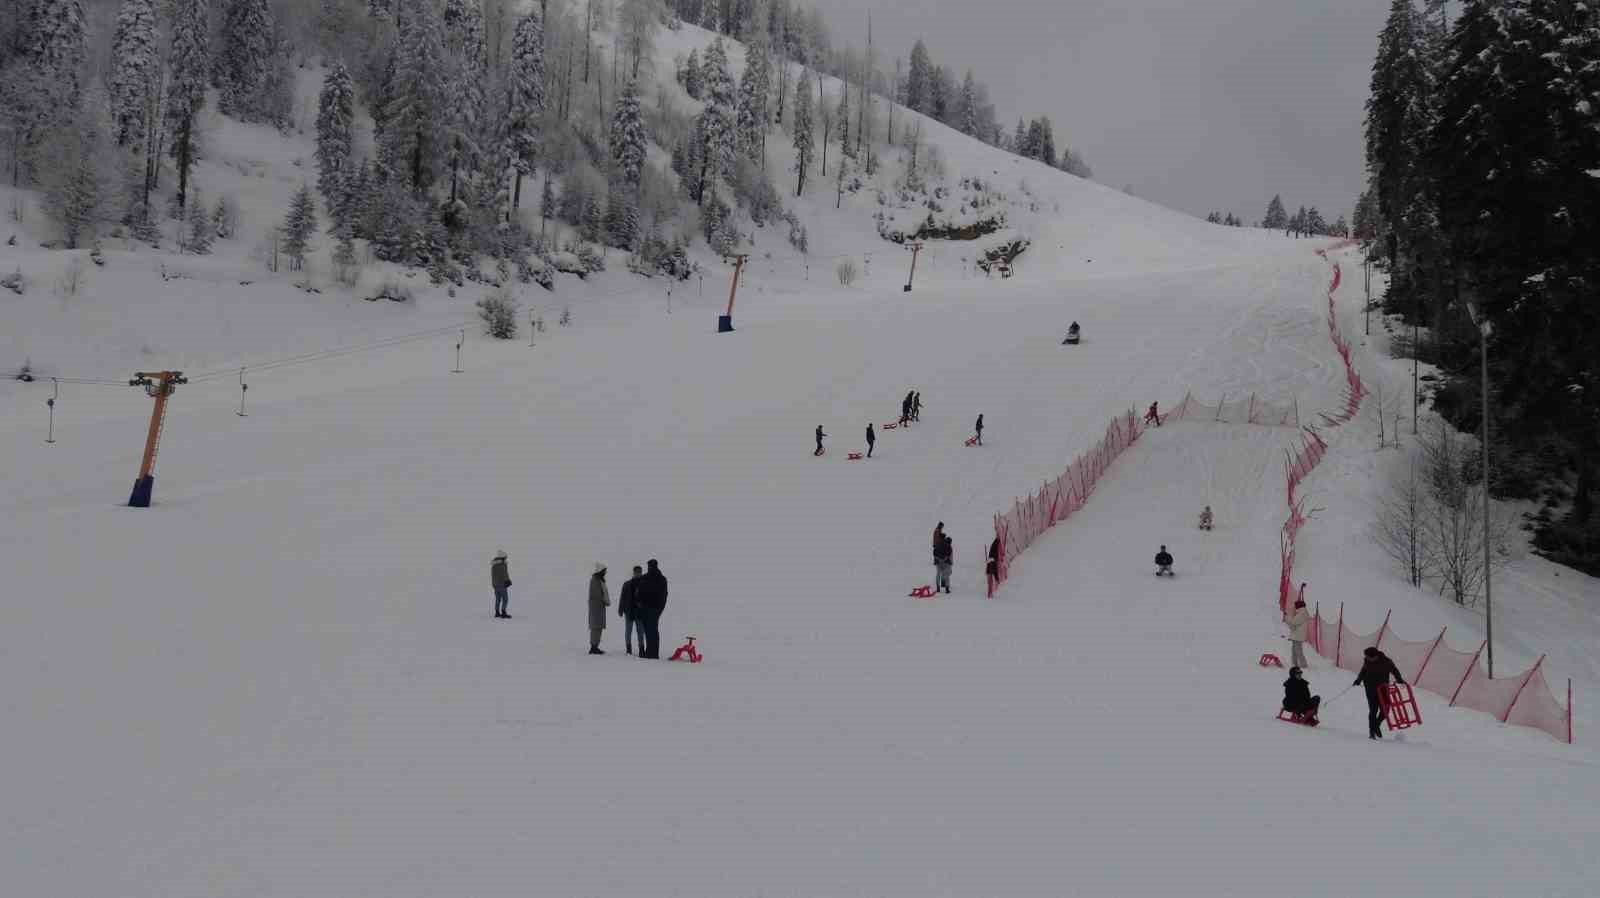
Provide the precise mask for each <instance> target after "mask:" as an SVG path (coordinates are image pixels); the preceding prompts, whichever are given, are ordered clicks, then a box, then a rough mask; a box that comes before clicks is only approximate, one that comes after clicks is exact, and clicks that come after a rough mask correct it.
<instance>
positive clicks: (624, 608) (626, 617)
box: [617, 564, 644, 655]
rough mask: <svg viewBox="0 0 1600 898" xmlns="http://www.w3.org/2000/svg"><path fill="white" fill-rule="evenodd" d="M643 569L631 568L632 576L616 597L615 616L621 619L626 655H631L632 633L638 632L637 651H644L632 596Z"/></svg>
mask: <svg viewBox="0 0 1600 898" xmlns="http://www.w3.org/2000/svg"><path fill="white" fill-rule="evenodd" d="M643 572H644V569H643V568H641V567H639V566H638V565H637V564H636V565H634V566H633V576H632V577H629V578H628V579H627V580H626V581H624V582H623V584H622V594H621V595H619V596H618V597H617V616H618V617H620V618H622V639H623V641H624V643H625V644H626V645H627V647H628V654H630V655H631V654H633V633H634V630H636V629H637V630H638V632H639V651H640V652H643V651H644V628H642V627H640V626H639V610H638V607H637V605H636V603H635V600H634V597H633V594H634V592H635V591H637V590H638V588H639V575H640V574H641V573H643Z"/></svg>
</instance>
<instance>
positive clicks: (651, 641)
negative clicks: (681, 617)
mask: <svg viewBox="0 0 1600 898" xmlns="http://www.w3.org/2000/svg"><path fill="white" fill-rule="evenodd" d="M645 564H646V565H648V566H649V570H647V571H645V573H644V576H643V577H640V578H639V585H638V586H636V587H634V591H633V601H634V604H635V606H637V607H638V609H639V612H638V613H639V614H640V616H641V621H642V623H643V625H644V635H643V636H642V637H640V639H641V645H640V648H639V657H641V658H657V659H659V658H660V657H661V613H662V612H663V611H665V610H666V608H667V578H666V577H665V576H664V575H663V574H662V573H661V568H660V566H659V565H658V564H657V562H656V560H655V559H654V558H652V559H650V560H649V561H647V562H645Z"/></svg>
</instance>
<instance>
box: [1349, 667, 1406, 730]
mask: <svg viewBox="0 0 1600 898" xmlns="http://www.w3.org/2000/svg"><path fill="white" fill-rule="evenodd" d="M1361 654H1362V655H1363V656H1364V657H1363V659H1362V661H1361V672H1360V673H1358V674H1356V681H1355V682H1354V683H1353V684H1351V685H1354V686H1365V687H1366V689H1367V738H1368V739H1382V738H1383V732H1382V731H1381V730H1380V729H1379V728H1378V726H1379V724H1381V723H1383V700H1382V697H1381V692H1380V690H1381V689H1382V688H1383V687H1384V686H1387V685H1388V684H1389V678H1390V677H1394V681H1395V682H1396V683H1399V684H1401V685H1405V682H1406V680H1405V677H1402V676H1400V668H1398V667H1395V666H1394V662H1393V661H1391V660H1389V656H1388V655H1385V654H1384V653H1383V652H1380V651H1378V647H1377V646H1367V648H1366V650H1365V651H1363V652H1362V653H1361Z"/></svg>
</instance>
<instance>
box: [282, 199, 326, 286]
mask: <svg viewBox="0 0 1600 898" xmlns="http://www.w3.org/2000/svg"><path fill="white" fill-rule="evenodd" d="M279 230H280V231H281V232H282V234H283V252H284V254H285V255H287V256H288V257H289V270H290V271H300V270H301V269H303V268H305V265H306V253H307V252H309V251H310V249H311V235H312V234H315V233H316V232H317V203H316V200H315V199H313V198H312V196H311V187H310V185H308V184H301V185H300V189H299V190H297V191H295V194H294V199H293V200H290V202H289V214H288V215H285V216H284V218H283V225H282V227H281V228H279Z"/></svg>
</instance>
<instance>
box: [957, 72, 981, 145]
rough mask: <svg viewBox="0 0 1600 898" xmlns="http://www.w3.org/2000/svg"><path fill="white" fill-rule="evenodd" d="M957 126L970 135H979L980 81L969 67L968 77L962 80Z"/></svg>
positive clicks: (963, 132)
mask: <svg viewBox="0 0 1600 898" xmlns="http://www.w3.org/2000/svg"><path fill="white" fill-rule="evenodd" d="M956 127H957V128H958V129H959V130H960V131H961V133H962V134H965V135H967V136H968V137H977V136H978V82H977V80H976V79H974V78H973V77H972V70H971V69H967V77H966V78H965V79H964V80H963V81H962V82H961V101H960V105H959V113H958V116H957V118H956Z"/></svg>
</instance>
